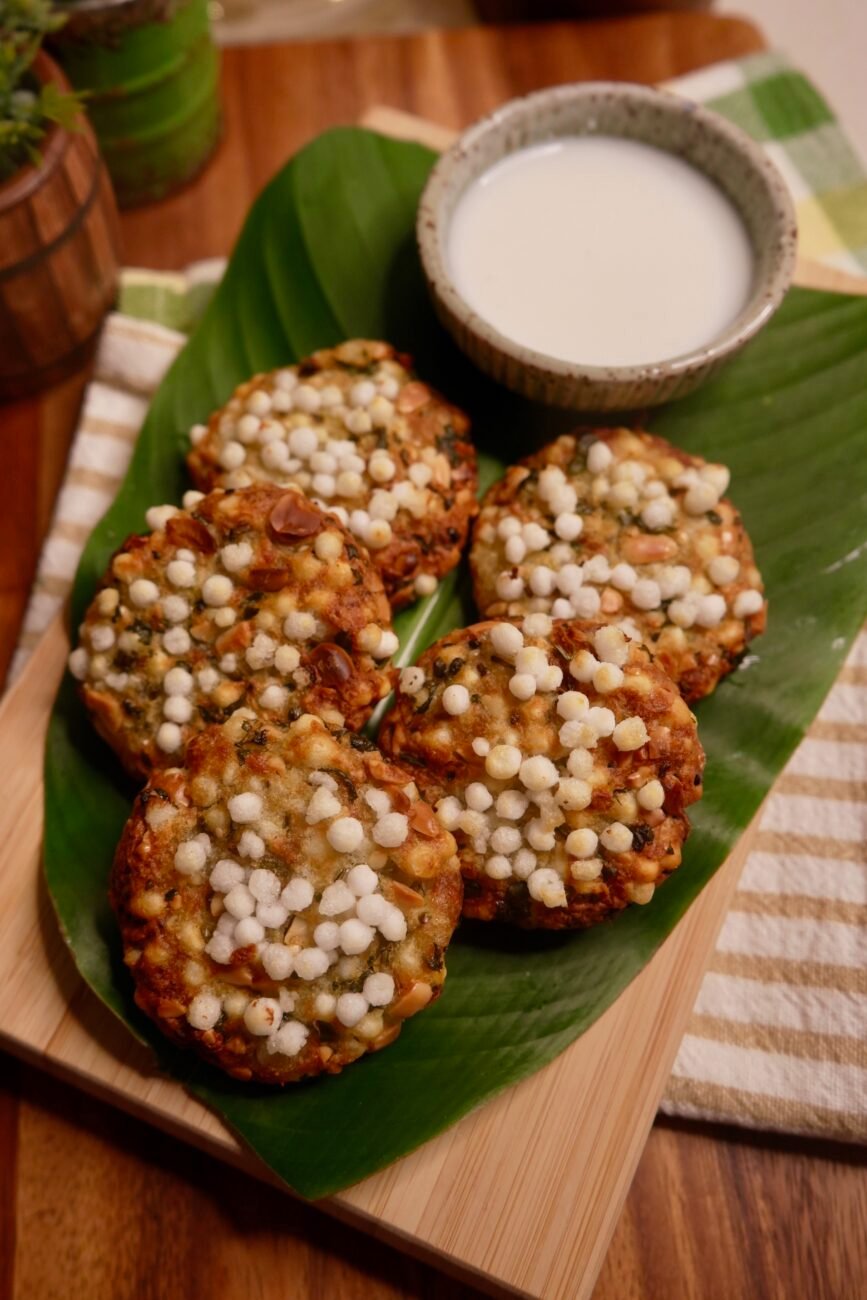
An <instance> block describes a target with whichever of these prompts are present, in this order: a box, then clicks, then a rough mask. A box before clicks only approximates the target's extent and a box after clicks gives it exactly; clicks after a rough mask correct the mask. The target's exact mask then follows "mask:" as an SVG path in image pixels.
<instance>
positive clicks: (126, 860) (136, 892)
mask: <svg viewBox="0 0 867 1300" xmlns="http://www.w3.org/2000/svg"><path fill="white" fill-rule="evenodd" d="M356 746H360V748H359V747H356ZM311 778H312V780H311ZM317 781H318V782H323V781H324V782H326V783H327V784H325V785H322V784H318V785H317V784H314V783H313V782H317ZM371 791H377V792H380V797H382V796H383V795H387V796H389V799H390V806H391V808H392V809H393V810H398V809H403V810H404V815H405V816H406V818H407V822H408V826H407V833H406V838H405V839H404V841H403V842H402V843H401V844H400V845H399V846H396V847H393V848H383V847H379V846H378V845H377V843H376V842H375V839H374V836H375V835H376V834H377V832H376V830H375V828H376V826H377V823H378V819H379V816H380V814H378V813H377V812H375V811H374V810H373V808H372V807H371V806H370V804H369V803H368V802H367V800H366V799H365V795H367V794H368V793H369V792H371ZM253 793H255V794H256V795H257V796H258V798H259V800H260V802H261V807H260V811H259V813H258V815H257V816H255V817H253V818H252V819H251V818H249V817H248V815H247V814H248V813H249V811H250V810H249V809H248V808H244V809H241V808H240V807H239V806H238V804H237V803H232V802H230V801H232V800H233V799H235V798H236V796H238V795H241V796H242V797H243V796H245V795H247V796H249V795H250V794H253ZM323 795H324V796H327V797H329V798H331V797H333V798H334V800H335V801H336V804H335V806H336V805H339V809H338V811H337V813H336V816H335V815H332V816H326V817H322V818H320V819H319V820H313V818H314V817H315V816H318V812H319V811H321V809H319V810H317V809H316V807H315V805H314V806H313V808H311V800H312V799H313V798H314V797H318V798H319V799H320V800H321V799H322V797H323ZM242 814H243V816H244V818H245V820H243V821H239V820H237V818H238V817H239V816H240V815H242ZM350 817H351V818H355V819H357V821H358V822H360V823H361V826H362V828H363V832H364V838H363V840H362V841H361V842H360V844H359V845H358V846H357V847H356V848H355V849H354V850H353V851H351V852H339V851H337V850H336V849H335V848H334V847H332V845H331V843H330V840H329V829H330V828H331V827H332V826H333V825H334V823H335V821H336V820H339V819H340V818H350ZM196 837H199V838H198V839H197V838H196ZM242 837H243V838H242ZM196 845H198V846H199V848H196ZM190 846H192V847H190ZM185 855H186V856H185ZM218 862H219V863H220V864H221V866H220V867H219V868H218V876H217V877H215V879H216V880H217V881H218V883H219V886H220V887H213V886H212V885H211V884H210V883H209V877H210V876H211V873H213V871H214V868H215V867H216V865H217V863H218ZM362 862H365V863H367V864H369V868H370V869H371V870H372V872H373V877H374V879H373V886H374V887H373V891H372V893H370V894H368V895H367V897H368V899H369V898H371V897H375V898H378V899H380V903H379V904H378V906H380V907H381V908H382V909H383V911H384V913H385V915H386V919H383V920H382V922H381V925H382V927H383V929H384V930H385V931H386V933H385V934H383V933H382V931H381V930H380V929H379V928H378V927H377V926H371V927H370V928H369V935H370V942H369V943H368V945H367V946H366V947H365V948H364V949H363V950H362V951H360V952H359V951H358V943H357V942H356V943H355V944H354V945H353V944H352V943H350V942H349V940H348V939H347V940H346V942H347V945H348V946H349V947H350V948H354V949H355V951H354V952H353V953H352V955H347V953H346V952H345V951H344V949H343V947H342V946H337V947H335V948H334V949H333V951H334V952H335V954H336V956H335V958H334V960H333V962H332V963H331V964H330V965H328V967H327V969H326V970H325V971H324V972H323V973H321V974H314V975H312V976H310V977H308V978H304V977H302V975H301V974H299V973H298V971H294V970H293V971H292V972H291V973H289V974H286V973H285V971H284V965H285V962H286V960H287V958H286V953H287V952H290V951H291V954H292V956H291V958H290V959H289V960H291V962H292V963H293V964H294V962H295V961H296V960H297V959H298V958H299V955H300V954H301V953H303V952H305V951H306V952H308V953H309V952H310V951H315V952H316V953H319V955H320V957H322V954H323V951H324V950H323V949H322V948H321V947H318V946H317V940H316V938H315V936H316V935H318V934H320V931H319V930H318V928H317V927H319V926H321V925H322V923H323V922H325V923H326V924H327V925H330V926H331V927H332V928H334V929H337V927H338V926H339V925H342V923H343V922H345V921H346V920H348V919H351V918H353V917H354V916H355V909H356V907H359V908H362V910H363V906H364V905H363V898H362V896H358V894H357V889H358V886H356V887H355V890H353V889H348V886H347V885H346V883H345V882H346V880H347V877H348V876H349V873H350V871H351V868H352V866H353V865H357V864H359V863H362ZM227 864H228V865H229V867H230V868H233V870H234V875H235V876H237V877H239V878H240V888H241V891H242V895H243V894H244V891H246V894H250V892H251V888H252V889H253V890H255V893H256V895H257V896H259V895H261V896H267V895H269V891H270V893H271V894H272V895H273V896H274V899H275V900H276V902H274V901H272V902H271V903H269V902H268V901H267V898H266V900H265V901H264V902H262V901H258V902H257V901H256V900H255V899H254V903H255V905H256V908H257V912H256V916H260V917H262V918H263V921H264V922H265V924H263V925H262V927H261V928H262V929H263V936H262V938H261V939H260V940H259V941H258V942H256V941H252V942H244V940H246V938H247V936H245V935H242V936H241V938H240V939H238V938H235V937H233V935H232V929H233V927H235V928H236V927H237V926H238V925H239V924H241V922H239V921H237V920H233V919H232V912H231V910H230V909H231V908H234V911H235V912H244V911H245V910H246V909H245V906H244V905H243V904H240V905H239V903H238V901H237V900H238V895H237V894H232V893H231V892H227V891H228V887H229V886H231V889H232V890H237V888H238V887H239V886H237V885H236V884H234V883H233V881H232V879H229V880H226V879H224V880H222V881H219V872H223V873H224V874H225V873H226V870H227ZM251 869H253V873H254V874H251ZM256 872H258V875H256V874H255V873H256ZM350 879H352V880H354V879H355V877H350ZM290 882H294V885H292V888H294V889H295V890H296V891H297V890H298V888H299V882H301V889H302V891H304V890H306V894H304V893H303V892H302V895H301V897H300V898H299V897H291V896H290V897H289V901H290V902H291V903H293V906H290V907H288V908H286V907H285V906H284V905H283V902H282V901H281V899H283V898H286V895H285V894H282V893H281V894H279V895H278V894H277V893H276V891H277V890H278V889H279V890H280V891H283V890H285V888H286V886H287V885H290ZM335 882H344V883H343V884H342V885H341V886H340V887H341V888H342V889H344V890H348V893H349V895H350V903H351V905H350V907H349V908H348V909H344V910H342V911H341V910H335V907H336V908H338V909H339V907H340V903H341V902H342V901H344V900H341V899H338V900H337V902H336V904H335V903H334V902H333V900H332V902H331V903H330V904H329V902H328V897H330V896H326V897H325V898H323V893H324V891H325V890H326V889H327V888H328V887H329V886H334V884H335ZM248 886H249V887H248ZM332 895H333V889H332ZM247 901H248V903H249V899H248V900H247ZM111 902H112V906H113V908H114V910H115V913H116V915H117V919H118V922H119V924H120V928H121V933H122V936H123V948H124V961H125V963H126V965H127V967H128V968H129V970H130V973H131V974H132V977H133V979H134V981H135V986H136V990H135V998H136V1002H137V1003H138V1005H139V1006H140V1007H141V1008H142V1010H143V1011H145V1012H146V1013H147V1015H149V1016H150V1017H151V1018H152V1019H153V1020H154V1021H155V1022H156V1024H157V1025H158V1026H159V1027H160V1029H161V1030H162V1031H163V1033H165V1034H166V1035H167V1036H168V1037H169V1038H172V1039H174V1040H175V1041H176V1042H178V1043H180V1044H181V1045H183V1046H188V1047H193V1048H195V1049H196V1050H197V1051H198V1053H199V1054H200V1055H201V1056H202V1057H204V1059H205V1060H207V1061H209V1062H210V1063H212V1064H214V1065H217V1066H219V1067H220V1068H221V1069H223V1070H226V1071H227V1072H228V1073H229V1074H231V1075H232V1076H233V1077H235V1078H237V1079H242V1080H259V1081H261V1082H264V1083H273V1084H283V1083H289V1082H293V1081H295V1080H298V1079H302V1078H306V1077H309V1076H311V1075H317V1074H320V1073H323V1072H325V1073H329V1074H336V1073H338V1072H339V1071H340V1070H341V1069H342V1068H343V1067H344V1066H345V1065H347V1064H349V1063H350V1062H352V1061H354V1060H357V1059H358V1057H360V1056H362V1055H363V1054H364V1053H365V1052H369V1051H376V1050H378V1048H380V1047H384V1046H387V1044H388V1043H390V1042H392V1041H393V1039H394V1038H395V1037H397V1034H398V1033H399V1032H400V1028H401V1024H402V1022H403V1020H404V1019H405V1018H406V1017H407V1016H409V1015H412V1014H414V1013H415V1012H416V1011H418V1010H421V1009H422V1008H423V1007H424V1006H425V1005H426V1004H427V1003H428V1002H430V1001H431V1000H433V999H435V998H436V997H438V996H439V993H440V991H441V988H442V983H443V980H444V978H445V963H444V953H445V950H446V947H447V945H448V943H449V940H450V938H451V935H452V931H453V929H454V927H455V924H456V922H457V920H458V917H459V914H460V905H461V877H460V871H459V868H458V863H457V858H456V856H455V843H454V840H453V838H452V836H451V835H450V834H448V832H446V831H444V830H443V829H442V828H441V827H440V825H439V823H438V822H437V819H436V817H435V816H434V814H433V813H432V811H431V810H430V808H428V807H427V806H426V805H424V804H423V803H421V802H420V801H419V800H418V795H417V790H416V787H415V786H414V785H413V784H412V776H411V775H410V774H409V773H408V772H407V771H406V770H403V769H401V768H399V767H398V766H397V765H395V764H392V763H388V762H386V760H384V759H383V757H382V755H381V754H380V753H379V751H378V750H376V749H375V748H374V747H373V746H370V745H368V744H367V743H366V742H364V741H362V740H361V738H360V737H357V736H349V735H348V734H347V733H342V734H340V735H337V736H335V735H332V734H331V733H329V732H328V730H327V728H326V727H325V726H324V725H323V724H322V723H321V721H320V720H319V719H317V718H313V717H311V716H310V715H304V716H302V717H301V718H300V719H299V720H298V721H296V722H295V723H292V724H290V725H289V726H286V725H281V726H274V725H271V724H267V723H262V721H261V720H260V719H257V718H256V717H255V716H254V715H253V714H251V713H249V712H248V711H247V710H241V711H240V712H238V713H236V714H234V715H233V717H232V718H231V719H230V720H229V722H227V723H225V724H224V725H223V726H222V727H210V728H208V729H207V730H205V731H203V732H201V733H200V734H199V735H198V736H197V737H196V738H195V739H194V740H193V741H192V742H191V744H190V745H189V747H188V751H187V759H186V764H185V766H184V767H183V768H172V769H170V770H168V771H165V772H161V773H158V774H155V775H154V776H153V777H152V779H151V781H150V783H149V785H148V786H147V787H146V789H145V790H144V791H143V792H142V793H141V794H140V795H139V797H138V799H137V800H136V803H135V806H134V808H133V811H132V815H131V817H130V819H129V821H128V822H127V825H126V829H125V831H124V834H123V838H122V839H121V842H120V845H119V846H118V850H117V854H116V857H115V862H114V867H113V871H112V878H111ZM299 904H303V905H299ZM367 905H368V906H370V904H369V903H368V904H367ZM269 906H270V907H272V909H273V907H274V906H276V908H277V911H276V912H275V911H273V910H272V911H270V912H268V911H267V910H266V911H265V912H263V911H262V908H263V907H264V908H266V909H267V908H268V907H269ZM281 912H282V913H286V914H284V915H281ZM253 919H254V921H255V917H254V918H253ZM355 924H356V925H361V927H362V931H363V930H364V925H363V924H362V923H361V922H359V921H358V918H357V917H356V918H355ZM221 926H222V927H227V928H225V929H221ZM340 933H341V935H343V934H344V933H345V932H344V931H343V930H341V931H340ZM363 938H364V936H362V941H363ZM236 944H239V945H240V946H236ZM221 945H222V946H221ZM323 960H324V958H323ZM281 963H283V964H281ZM300 964H301V965H303V959H302V961H301V963H300ZM375 974H379V975H380V976H383V975H384V976H389V977H390V978H391V980H392V981H393V986H392V987H391V988H389V987H386V989H385V991H384V992H383V990H382V988H381V987H380V988H379V989H378V990H376V991H375V993H374V989H373V987H372V986H371V985H370V984H369V983H367V981H368V977H369V976H371V975H375ZM375 983H376V981H374V984H375ZM379 984H380V986H381V984H382V980H380V981H379ZM386 984H388V981H387V980H386ZM365 990H366V992H367V993H368V994H370V995H371V999H372V1000H370V1001H368V998H367V997H366V996H365ZM344 994H353V995H359V994H360V995H361V997H362V998H363V1000H364V1004H365V1006H364V1007H360V1006H358V1005H355V1006H352V1005H351V1003H352V1001H353V1000H352V999H350V1003H349V1004H344V1003H342V1002H341V1001H340V1000H339V999H340V998H341V997H342V995H344ZM386 995H387V996H386ZM262 999H264V1000H265V1001H264V1002H262V1001H261V1000H262ZM194 1000H195V1001H194ZM365 1008H366V1009H365ZM341 1017H342V1018H341ZM356 1017H357V1018H356ZM191 1021H192V1022H193V1023H191ZM346 1022H351V1023H346ZM278 1031H283V1032H282V1033H280V1032H278ZM287 1040H288V1041H287Z"/></svg>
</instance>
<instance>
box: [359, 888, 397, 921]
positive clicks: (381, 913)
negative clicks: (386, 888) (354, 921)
mask: <svg viewBox="0 0 867 1300" xmlns="http://www.w3.org/2000/svg"><path fill="white" fill-rule="evenodd" d="M388 908H389V904H388V902H387V901H386V899H384V898H383V896H382V894H364V895H362V897H361V898H359V900H358V902H357V904H356V907H355V912H356V915H357V917H358V919H359V921H363V922H364V924H365V925H376V926H378V925H381V924H382V922H383V921H384V920H385V918H386V917H387V916H388Z"/></svg>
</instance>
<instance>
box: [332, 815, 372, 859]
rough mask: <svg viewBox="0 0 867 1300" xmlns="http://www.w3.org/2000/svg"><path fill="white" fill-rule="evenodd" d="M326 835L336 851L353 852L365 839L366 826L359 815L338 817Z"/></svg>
mask: <svg viewBox="0 0 867 1300" xmlns="http://www.w3.org/2000/svg"><path fill="white" fill-rule="evenodd" d="M325 837H326V839H327V840H328V843H329V844H330V845H331V847H332V848H333V849H334V851H335V853H352V852H353V851H354V850H355V849H357V848H358V846H359V845H360V844H361V842H362V840H363V839H364V827H363V826H362V824H361V822H360V821H359V820H358V818H357V817H338V818H337V820H336V821H333V822H332V823H331V825H330V826H329V827H328V830H327V831H326V833H325Z"/></svg>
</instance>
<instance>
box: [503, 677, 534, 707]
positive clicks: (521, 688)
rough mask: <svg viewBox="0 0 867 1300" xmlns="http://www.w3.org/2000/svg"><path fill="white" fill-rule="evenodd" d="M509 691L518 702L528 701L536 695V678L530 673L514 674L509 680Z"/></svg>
mask: <svg viewBox="0 0 867 1300" xmlns="http://www.w3.org/2000/svg"><path fill="white" fill-rule="evenodd" d="M509 690H510V691H511V693H512V694H513V695H514V696H515V698H516V699H518V700H529V699H532V697H533V696H534V695H535V694H536V678H535V677H533V675H532V674H531V673H515V675H514V677H510V678H509Z"/></svg>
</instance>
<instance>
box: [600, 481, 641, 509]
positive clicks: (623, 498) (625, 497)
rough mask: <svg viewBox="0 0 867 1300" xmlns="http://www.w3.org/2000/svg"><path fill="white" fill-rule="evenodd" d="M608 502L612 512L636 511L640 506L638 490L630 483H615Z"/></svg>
mask: <svg viewBox="0 0 867 1300" xmlns="http://www.w3.org/2000/svg"><path fill="white" fill-rule="evenodd" d="M606 501H607V503H608V505H609V506H610V507H611V509H612V510H634V509H635V508H636V506H637V505H638V488H637V487H636V486H635V484H634V483H630V482H628V481H623V482H620V483H613V484H612V485H611V487H610V488H609V489H608V493H607V495H606Z"/></svg>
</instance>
